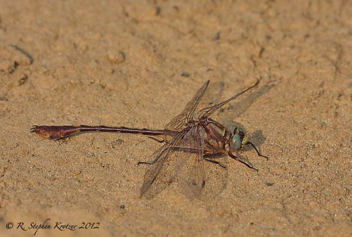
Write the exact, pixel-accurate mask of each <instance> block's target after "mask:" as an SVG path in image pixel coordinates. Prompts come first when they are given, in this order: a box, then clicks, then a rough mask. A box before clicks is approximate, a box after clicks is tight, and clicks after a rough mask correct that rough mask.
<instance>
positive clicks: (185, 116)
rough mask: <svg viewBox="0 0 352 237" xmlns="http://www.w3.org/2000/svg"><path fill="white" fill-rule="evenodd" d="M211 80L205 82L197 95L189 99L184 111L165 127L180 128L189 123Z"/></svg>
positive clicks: (170, 128) (169, 128)
mask: <svg viewBox="0 0 352 237" xmlns="http://www.w3.org/2000/svg"><path fill="white" fill-rule="evenodd" d="M209 82H210V81H209V80H208V81H206V82H205V83H204V85H203V86H202V87H201V88H200V89H199V90H198V91H197V93H196V94H195V96H194V97H193V99H192V100H191V101H189V102H188V103H187V105H186V107H185V108H184V109H183V111H182V112H181V113H180V114H179V115H177V116H176V117H174V118H173V119H172V120H171V121H170V122H169V123H168V124H166V126H165V128H166V129H168V130H180V129H182V128H183V127H184V125H186V124H187V122H189V121H190V120H192V119H193V115H194V112H195V110H196V108H197V106H198V104H199V102H200V100H201V99H202V96H203V95H204V92H205V91H206V89H207V87H208V85H209Z"/></svg>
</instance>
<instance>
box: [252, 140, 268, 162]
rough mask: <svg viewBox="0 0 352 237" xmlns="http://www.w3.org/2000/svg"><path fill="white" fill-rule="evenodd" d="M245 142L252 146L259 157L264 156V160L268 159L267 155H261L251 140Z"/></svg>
mask: <svg viewBox="0 0 352 237" xmlns="http://www.w3.org/2000/svg"><path fill="white" fill-rule="evenodd" d="M247 144H248V145H251V146H252V147H253V148H254V150H255V151H256V152H257V154H258V156H260V157H264V158H265V159H266V160H269V157H267V156H263V155H262V154H260V152H259V151H258V149H257V148H256V147H255V146H254V144H253V143H251V142H247Z"/></svg>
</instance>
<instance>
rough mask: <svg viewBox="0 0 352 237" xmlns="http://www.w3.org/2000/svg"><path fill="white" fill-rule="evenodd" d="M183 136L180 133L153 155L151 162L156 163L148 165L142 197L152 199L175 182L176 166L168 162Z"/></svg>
mask: <svg viewBox="0 0 352 237" xmlns="http://www.w3.org/2000/svg"><path fill="white" fill-rule="evenodd" d="M183 135H184V133H182V132H180V133H178V134H177V135H176V136H174V137H173V139H172V140H171V141H170V142H168V143H166V144H164V145H163V146H162V147H160V148H159V149H158V150H156V151H155V152H154V153H153V154H152V155H151V157H150V158H151V161H152V162H155V163H154V164H147V165H148V167H147V170H146V172H145V175H144V182H143V185H142V188H141V196H145V197H146V198H152V197H154V196H156V195H157V194H159V193H160V192H161V191H162V190H163V189H165V188H166V187H167V186H168V185H170V184H171V183H172V182H173V179H174V176H175V174H174V172H175V170H174V168H173V167H174V166H173V167H172V165H170V164H169V163H168V161H167V160H168V158H169V157H170V155H171V153H172V151H173V150H174V149H173V148H174V147H175V146H177V145H179V144H180V141H181V139H182V137H183Z"/></svg>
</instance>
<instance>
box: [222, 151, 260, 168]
mask: <svg viewBox="0 0 352 237" xmlns="http://www.w3.org/2000/svg"><path fill="white" fill-rule="evenodd" d="M228 154H229V156H230V157H231V158H232V159H234V160H237V161H239V162H241V163H242V164H244V165H245V166H247V167H248V168H250V169H252V170H255V171H257V172H258V171H259V170H258V169H256V168H254V167H253V166H252V165H251V164H248V163H246V162H244V161H243V160H240V159H238V157H237V156H235V155H234V154H232V153H230V152H229V153H228Z"/></svg>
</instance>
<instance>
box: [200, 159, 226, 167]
mask: <svg viewBox="0 0 352 237" xmlns="http://www.w3.org/2000/svg"><path fill="white" fill-rule="evenodd" d="M204 160H206V161H208V162H210V163H213V164H217V165H220V166H221V168H224V169H226V166H224V165H222V164H221V163H220V162H218V161H216V160H212V159H208V158H204Z"/></svg>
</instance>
